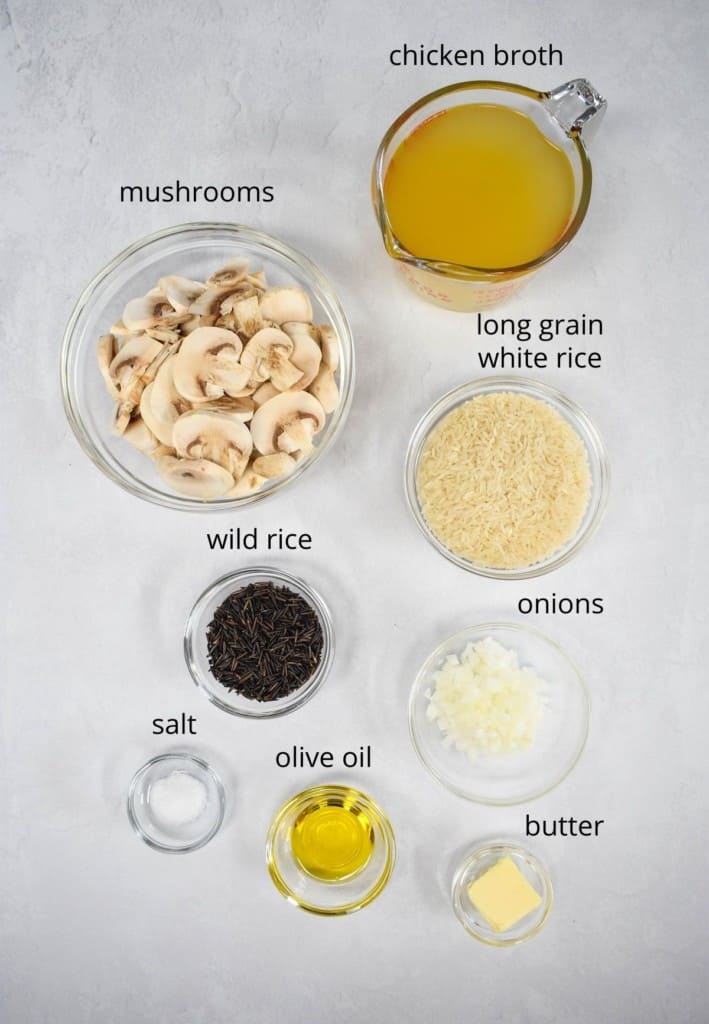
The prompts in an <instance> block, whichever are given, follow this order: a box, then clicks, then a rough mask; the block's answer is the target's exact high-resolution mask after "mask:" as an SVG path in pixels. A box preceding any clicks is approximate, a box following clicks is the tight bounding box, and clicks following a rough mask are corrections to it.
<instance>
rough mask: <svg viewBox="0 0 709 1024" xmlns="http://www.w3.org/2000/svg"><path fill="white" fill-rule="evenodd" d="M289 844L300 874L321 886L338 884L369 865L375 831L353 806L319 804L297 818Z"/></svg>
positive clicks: (330, 801) (319, 802)
mask: <svg viewBox="0 0 709 1024" xmlns="http://www.w3.org/2000/svg"><path fill="white" fill-rule="evenodd" d="M290 841H291V849H292V851H293V856H294V857H295V859H296V861H297V862H298V864H299V865H300V866H301V868H302V869H303V871H305V872H306V873H307V874H309V875H311V876H312V877H313V878H317V879H319V880H320V881H322V882H341V881H345V880H346V879H348V878H353V877H354V876H355V875H357V874H359V872H360V871H362V870H363V868H365V867H366V866H367V864H368V863H369V860H370V857H371V856H372V851H373V849H374V831H373V829H372V823H371V822H370V820H369V818H368V817H367V815H366V814H365V813H364V812H363V811H362V810H361V809H360V808H359V807H357V806H356V805H355V804H354V803H352V802H350V801H347V800H345V801H339V800H334V799H329V800H325V801H321V800H319V801H316V802H314V803H312V804H311V805H310V806H308V807H306V808H305V810H303V811H301V813H300V814H299V815H298V817H297V819H296V821H295V822H294V824H293V827H292V831H291V837H290Z"/></svg>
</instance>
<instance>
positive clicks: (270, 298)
mask: <svg viewBox="0 0 709 1024" xmlns="http://www.w3.org/2000/svg"><path fill="white" fill-rule="evenodd" d="M261 315H262V316H263V318H264V320H271V321H272V322H273V323H274V324H282V323H285V322H286V321H287V320H300V321H302V322H304V323H307V322H308V321H310V320H312V319H313V307H312V306H311V304H310V299H309V298H308V296H307V295H306V294H305V292H304V291H303V289H302V288H292V287H288V288H267V289H266V291H265V292H264V293H263V295H262V296H261Z"/></svg>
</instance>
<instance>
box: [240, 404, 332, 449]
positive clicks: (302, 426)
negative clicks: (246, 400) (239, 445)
mask: <svg viewBox="0 0 709 1024" xmlns="http://www.w3.org/2000/svg"><path fill="white" fill-rule="evenodd" d="M324 425H325V410H324V409H323V407H322V406H321V405H320V402H318V400H317V398H313V396H312V395H311V394H309V393H308V392H307V391H284V392H283V394H281V395H277V396H276V397H275V398H272V399H271V400H270V401H268V402H266V403H265V404H264V405H262V406H260V407H259V408H258V409H257V410H256V412H255V413H254V418H253V420H252V421H251V436H252V437H253V439H254V447H255V448H257V449H258V451H259V452H260V453H261V454H262V455H272V454H273V453H274V452H277V451H282V452H288V453H289V454H290V453H291V452H296V451H309V450H310V448H312V444H313V435H314V434H316V433H317V432H318V431H319V430H322V428H323V427H324Z"/></svg>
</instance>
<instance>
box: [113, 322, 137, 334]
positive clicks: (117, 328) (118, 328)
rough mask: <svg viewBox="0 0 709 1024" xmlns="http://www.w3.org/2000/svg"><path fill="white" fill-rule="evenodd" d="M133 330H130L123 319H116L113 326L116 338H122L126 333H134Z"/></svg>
mask: <svg viewBox="0 0 709 1024" xmlns="http://www.w3.org/2000/svg"><path fill="white" fill-rule="evenodd" d="M133 333H134V332H133V331H129V330H128V328H127V327H126V325H125V324H124V323H123V320H116V322H115V324H113V326H112V327H111V334H113V335H115V337H116V338H122V337H124V336H125V335H129V334H133Z"/></svg>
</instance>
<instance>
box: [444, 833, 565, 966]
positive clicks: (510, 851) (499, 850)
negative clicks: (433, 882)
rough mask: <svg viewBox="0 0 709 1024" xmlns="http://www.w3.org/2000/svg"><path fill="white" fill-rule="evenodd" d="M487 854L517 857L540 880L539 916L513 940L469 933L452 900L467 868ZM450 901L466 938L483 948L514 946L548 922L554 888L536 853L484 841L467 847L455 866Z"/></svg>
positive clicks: (508, 843)
mask: <svg viewBox="0 0 709 1024" xmlns="http://www.w3.org/2000/svg"><path fill="white" fill-rule="evenodd" d="M490 854H499V855H500V857H503V856H510V855H512V857H513V858H515V857H521V858H522V859H523V860H524V861H525V862H526V863H527V864H528V865H529V866H530V867H531V868H532V870H533V871H534V872H535V873H536V874H537V875H538V877H539V878H540V879H541V881H542V885H543V888H544V893H543V899H544V907H543V911H542V916H541V917H540V919H539V920H538V921H537V922H536V924H535V925H534V927H532V928H530V929H529V931H527V932H525V933H524V934H523V935H519V936H517V937H516V938H508V939H505V938H499V939H495V938H493V937H491V936H486V935H481V934H479V933H478V932H476V931H473V929H472V928H470V927H469V926H468V924H467V923H466V922H465V921H464V920H463V918H462V916H461V914H460V913H459V912H458V905H457V902H456V900H457V897H458V895H459V892H460V888H461V885H462V883H463V878H464V877H465V875H466V873H467V871H468V870H469V868H470V867H471V865H472V864H473V863H474V862H475V861H476V860H479V859H481V858H483V857H486V856H488V855H490ZM451 902H452V904H453V911H454V913H455V916H456V917H457V919H458V921H459V922H460V924H461V925H462V926H463V928H464V929H465V931H466V932H467V933H468V935H472V936H473V938H474V939H477V940H478V942H484V943H485V945H487V946H498V947H502V946H518V945H519V944H520V943H521V942H526V941H527V940H528V939H531V938H533V937H534V936H535V935H537V934H538V933H539V932H540V931H541V930H542V928H543V927H544V925H545V924H546V923H547V921H548V920H549V915H550V914H551V911H552V907H553V905H554V886H553V883H552V880H551V876H550V874H549V871H548V869H547V868H546V867H545V866H544V864H542V862H541V861H540V860H539V858H538V857H537V856H536V854H534V853H532V852H531V851H530V850H528V849H526V847H524V846H520V845H519V844H517V843H510V842H506V841H505V840H504V839H495V840H491V841H490V840H488V841H485V842H482V843H478V844H476V845H475V846H473V847H470V848H469V849H468V851H467V853H466V854H465V855H464V857H463V859H462V860H461V862H460V864H459V865H458V867H457V869H456V871H455V874H454V876H453V881H452V883H451ZM502 934H504V933H502Z"/></svg>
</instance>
